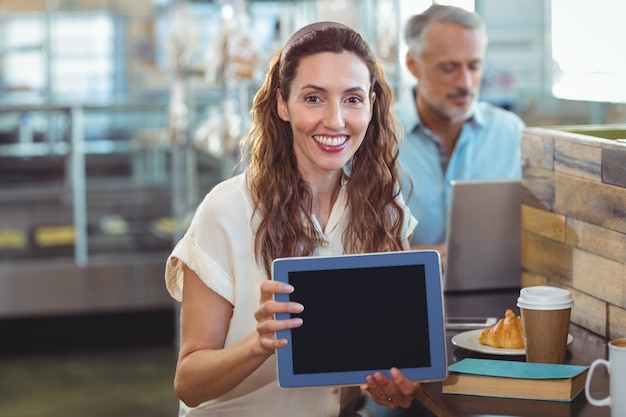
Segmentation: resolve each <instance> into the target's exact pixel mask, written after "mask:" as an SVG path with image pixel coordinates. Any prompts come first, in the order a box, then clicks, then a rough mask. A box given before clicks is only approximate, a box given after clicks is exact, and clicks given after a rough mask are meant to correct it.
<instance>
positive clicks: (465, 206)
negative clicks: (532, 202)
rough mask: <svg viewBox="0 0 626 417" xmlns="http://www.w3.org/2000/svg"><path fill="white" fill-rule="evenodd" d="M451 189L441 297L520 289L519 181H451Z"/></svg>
mask: <svg viewBox="0 0 626 417" xmlns="http://www.w3.org/2000/svg"><path fill="white" fill-rule="evenodd" d="M451 185H452V189H451V192H452V195H451V200H450V208H449V211H448V225H447V231H446V258H445V265H444V273H443V280H444V284H443V287H444V292H454V291H473V290H491V289H505V288H519V287H520V286H521V263H520V253H521V204H522V185H521V180H519V179H495V180H494V179H491V180H454V181H452V182H451Z"/></svg>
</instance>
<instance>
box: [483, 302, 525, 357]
mask: <svg viewBox="0 0 626 417" xmlns="http://www.w3.org/2000/svg"><path fill="white" fill-rule="evenodd" d="M478 341H479V342H480V343H481V344H483V345H487V346H493V347H497V348H503V349H523V348H524V332H523V331H522V318H521V317H519V316H516V315H515V313H513V311H512V310H510V309H507V310H506V313H505V317H504V318H503V319H500V320H498V322H497V323H496V324H494V325H493V326H491V327H487V328H486V329H483V330H482V331H481V332H480V335H479V336H478Z"/></svg>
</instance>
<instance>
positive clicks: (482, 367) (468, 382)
mask: <svg viewBox="0 0 626 417" xmlns="http://www.w3.org/2000/svg"><path fill="white" fill-rule="evenodd" d="M588 369H589V367H588V366H578V365H564V364H546V363H531V362H516V361H507V360H493V359H473V358H466V359H463V360H461V361H459V362H457V363H455V364H452V365H450V366H449V367H448V371H449V373H448V377H447V378H446V379H445V380H444V381H443V383H442V392H443V393H446V394H466V395H478V396H488V397H503V398H522V399H531V400H546V401H572V400H573V399H574V398H576V396H577V395H578V394H579V393H580V392H581V391H582V390H583V389H584V388H585V380H586V378H587V371H588Z"/></svg>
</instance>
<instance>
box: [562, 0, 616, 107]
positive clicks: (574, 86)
mask: <svg viewBox="0 0 626 417" xmlns="http://www.w3.org/2000/svg"><path fill="white" fill-rule="evenodd" d="M625 15H626V2H622V1H613V0H596V1H593V2H589V1H588V0H552V57H553V60H554V64H555V70H554V83H553V86H552V93H553V94H554V95H555V96H556V97H559V98H564V99H572V100H587V101H604V102H626V55H625V54H624V53H623V49H624V45H623V44H624V39H626V25H624V23H623V20H624V16H625Z"/></svg>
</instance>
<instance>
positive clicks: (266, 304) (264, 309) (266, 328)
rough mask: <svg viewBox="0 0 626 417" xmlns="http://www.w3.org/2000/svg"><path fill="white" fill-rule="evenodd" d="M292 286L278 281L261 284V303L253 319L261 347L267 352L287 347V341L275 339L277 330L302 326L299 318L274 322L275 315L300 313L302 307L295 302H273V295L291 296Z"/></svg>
mask: <svg viewBox="0 0 626 417" xmlns="http://www.w3.org/2000/svg"><path fill="white" fill-rule="evenodd" d="M293 290H294V288H293V286H291V285H289V284H285V283H282V282H278V281H273V280H267V281H263V283H262V284H261V302H260V304H259V307H258V308H257V310H256V312H255V313H254V317H255V318H256V321H257V327H256V330H257V333H258V335H259V342H260V344H261V347H262V348H263V349H264V350H265V351H267V352H270V351H271V352H274V351H275V350H276V349H278V348H281V347H283V346H285V345H287V339H278V338H276V332H277V331H279V330H286V329H293V328H296V327H300V326H302V319H301V318H299V317H296V318H292V319H289V320H276V316H275V315H276V313H294V314H297V313H301V312H302V311H303V310H304V306H303V305H302V304H300V303H295V302H287V303H285V302H278V301H275V300H274V294H291V293H292V292H293Z"/></svg>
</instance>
